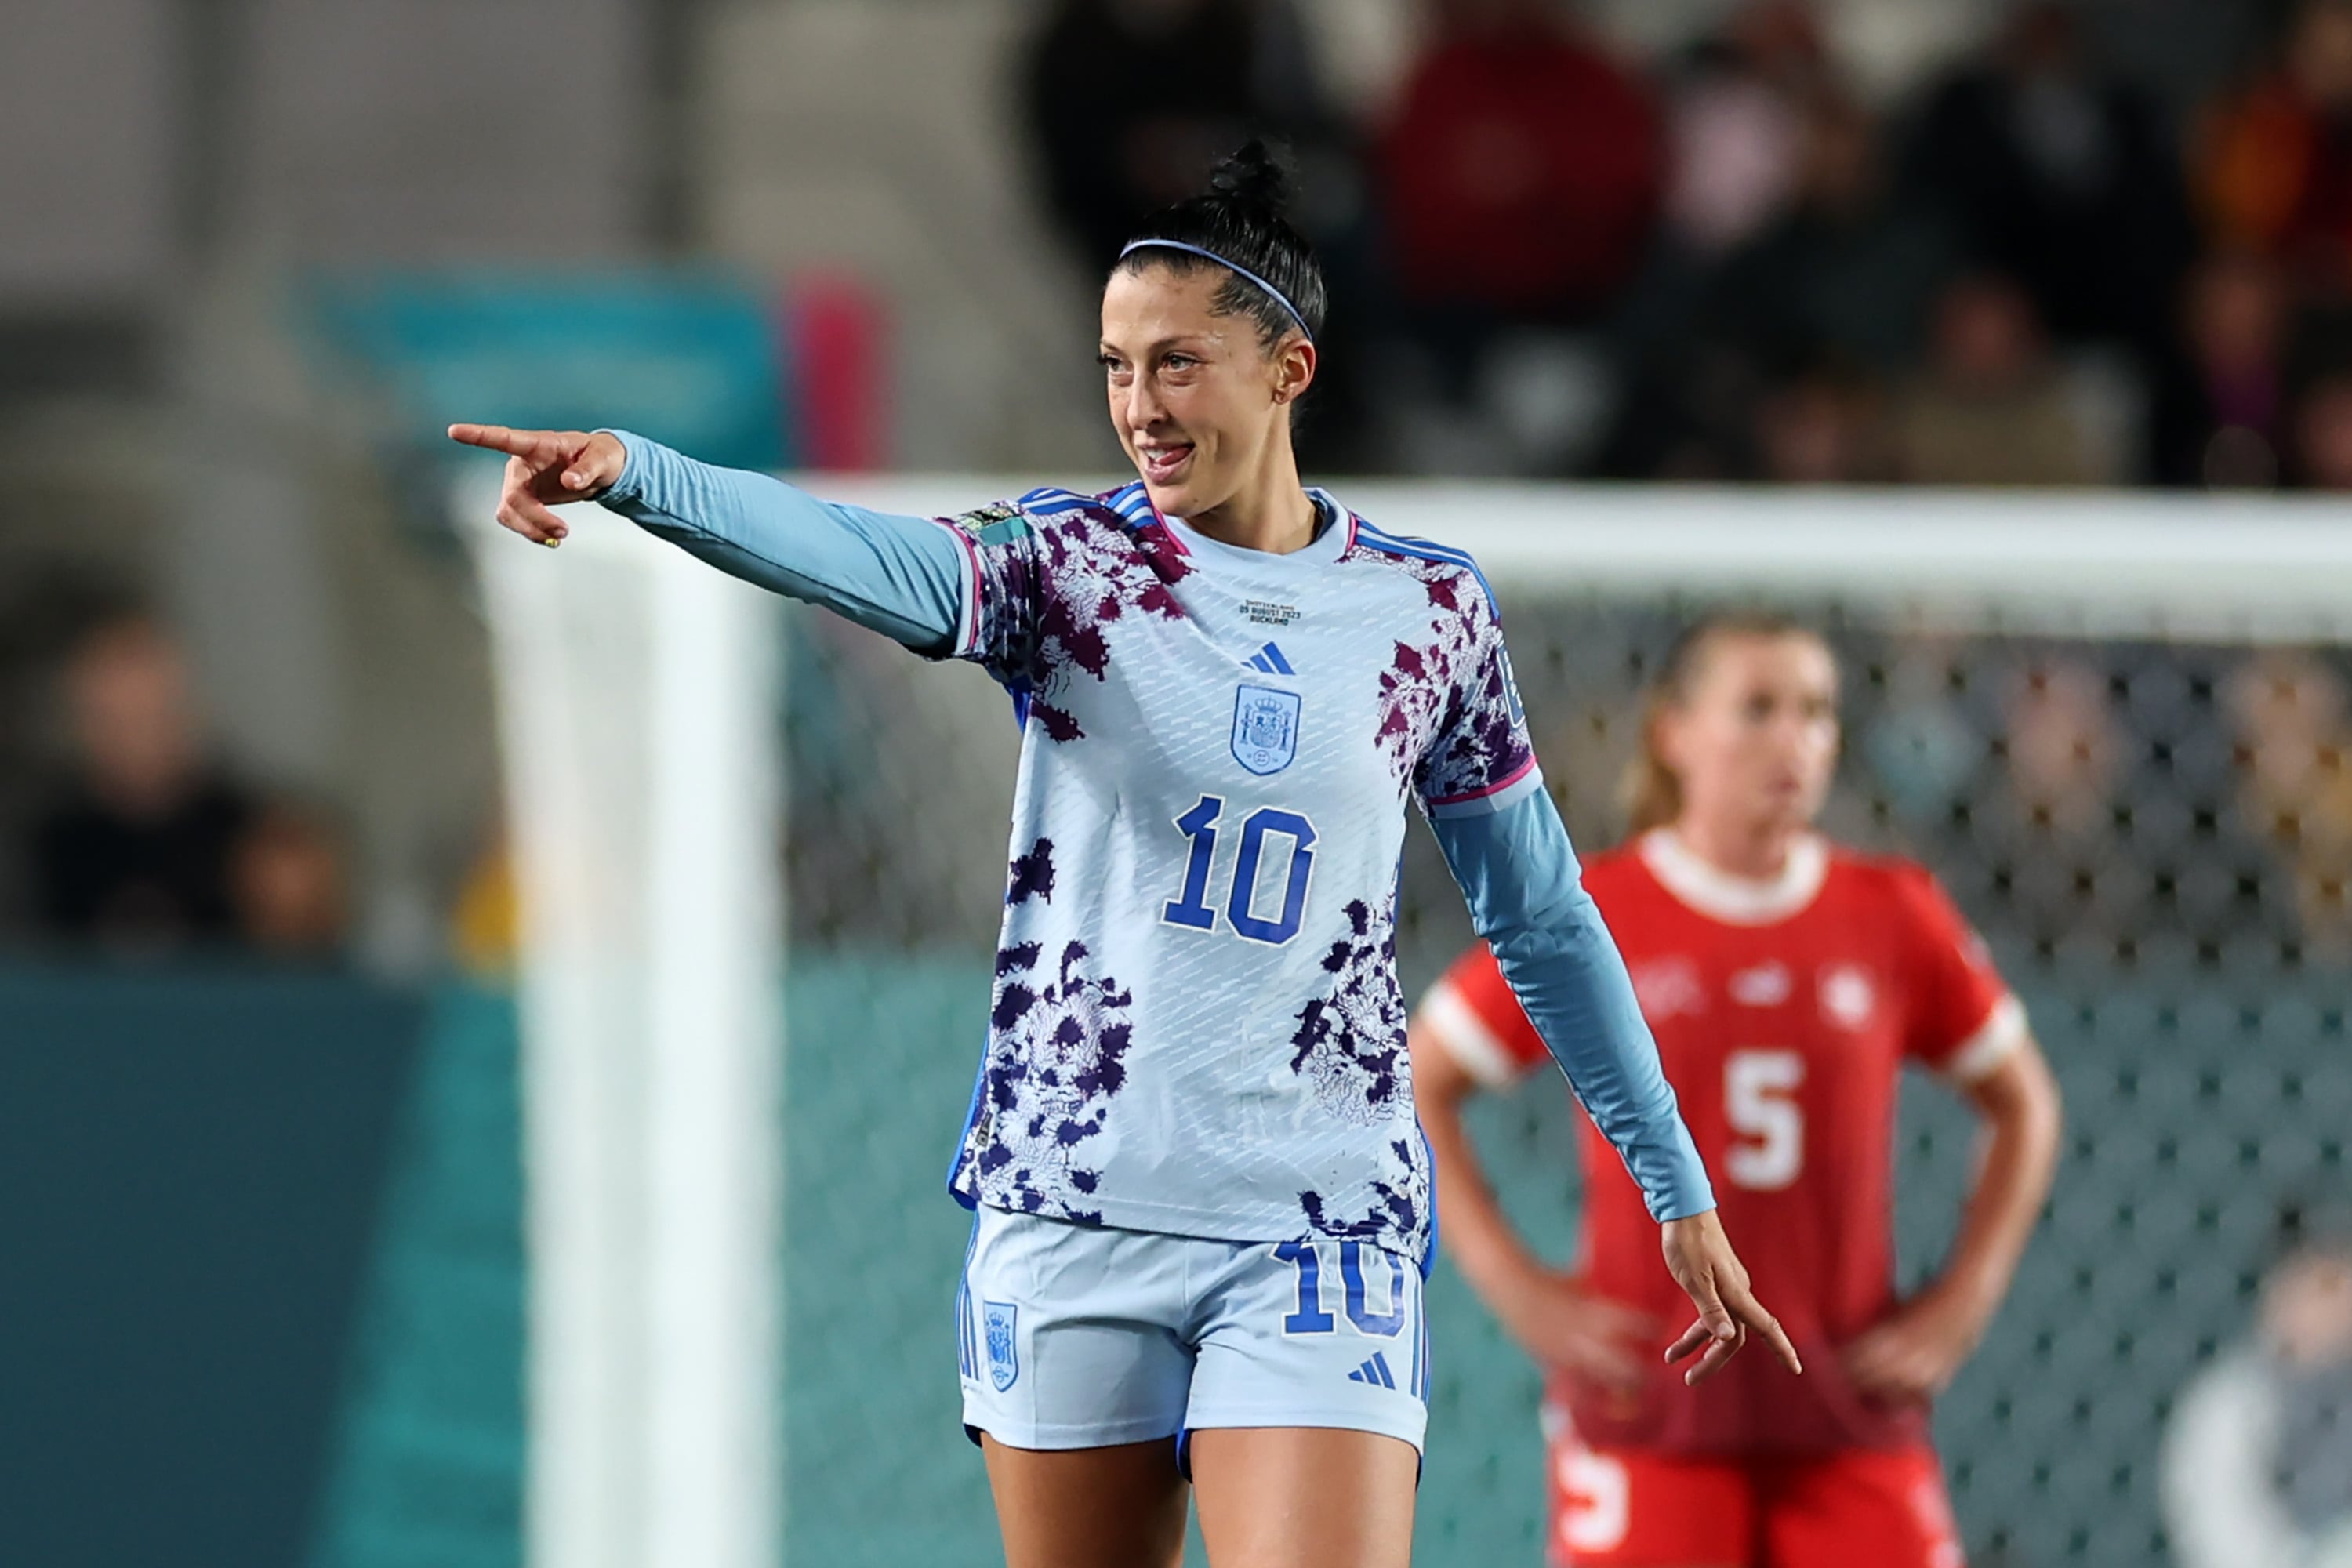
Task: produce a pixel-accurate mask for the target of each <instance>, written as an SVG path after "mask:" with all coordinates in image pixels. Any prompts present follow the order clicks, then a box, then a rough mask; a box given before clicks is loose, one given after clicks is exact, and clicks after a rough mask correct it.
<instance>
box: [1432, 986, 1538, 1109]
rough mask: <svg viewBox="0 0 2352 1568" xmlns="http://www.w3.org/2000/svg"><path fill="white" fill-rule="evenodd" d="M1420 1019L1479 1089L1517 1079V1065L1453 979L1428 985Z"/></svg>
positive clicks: (1506, 1084)
mask: <svg viewBox="0 0 2352 1568" xmlns="http://www.w3.org/2000/svg"><path fill="white" fill-rule="evenodd" d="M1420 1020H1421V1023H1422V1025H1423V1026H1424V1027H1425V1028H1427V1029H1428V1030H1429V1032H1430V1033H1431V1034H1433V1035H1434V1036H1436V1037H1437V1041H1438V1043H1439V1044H1440V1045H1442V1046H1444V1047H1445V1052H1446V1054H1447V1055H1448V1056H1450V1057H1452V1058H1454V1061H1455V1063H1456V1064H1457V1065H1459V1066H1460V1067H1461V1068H1462V1070H1463V1071H1465V1072H1466V1073H1468V1074H1469V1075H1470V1076H1471V1078H1472V1079H1475V1080H1476V1082H1477V1083H1478V1085H1479V1087H1480V1088H1482V1089H1508V1088H1509V1087H1510V1086H1511V1085H1513V1084H1515V1083H1517V1081H1518V1080H1519V1075H1520V1068H1519V1064H1518V1063H1517V1062H1516V1061H1514V1060H1512V1059H1511V1053H1510V1052H1509V1051H1508V1050H1507V1049H1505V1048H1504V1046H1503V1042H1502V1041H1501V1040H1499V1039H1496V1037H1495V1031H1494V1030H1492V1029H1490V1028H1488V1027H1487V1026H1486V1020H1485V1019H1484V1018H1481V1017H1480V1016H1478V1015H1477V1013H1476V1012H1475V1011H1474V1010H1473V1009H1472V1008H1471V1005H1470V1004H1469V1003H1467V1002H1465V1001H1464V1000H1463V998H1462V993H1461V992H1459V991H1457V990H1455V989H1454V984H1453V982H1451V981H1447V980H1441V981H1439V982H1438V983H1437V984H1435V985H1433V986H1432V987H1431V988H1430V991H1429V994H1427V995H1425V996H1423V998H1422V999H1421V1010H1420Z"/></svg>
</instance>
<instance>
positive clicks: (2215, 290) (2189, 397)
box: [2148, 251, 2287, 489]
mask: <svg viewBox="0 0 2352 1568" xmlns="http://www.w3.org/2000/svg"><path fill="white" fill-rule="evenodd" d="M2186 314H2187V318H2188V319H2187V321H2186V322H2185V323H2184V326H2185V331H2184V333H2183V337H2184V340H2185V341H2184V343H2183V352H2182V353H2179V354H2177V355H2173V356H2170V359H2171V363H2170V364H2169V366H2168V369H2167V371H2166V373H2165V374H2163V375H2162V376H2161V377H2159V378H2158V384H2157V388H2156V396H2155V408H2154V412H2153V416H2152V417H2151V418H2150V420H2149V422H2148V432H2149V437H2150V441H2151V450H2150V452H2149V470H2150V473H2151V474H2152V476H2153V477H2154V478H2155V479H2156V480H2157V482H2158V483H2159V484H2167V485H2189V486H2204V487H2207V488H2210V489H2247V488H2251V489H2268V488H2269V487H2271V486H2273V485H2275V484H2277V483H2278V482H2279V479H2280V469H2281V468H2282V464H2281V461H2280V452H2281V449H2282V448H2283V447H2284V446H2285V445H2286V428H2285V426H2286V412H2287V410H2286V363H2285V362H2286V353H2285V347H2284V337H2285V327H2286V315H2287V300H2286V298H2285V294H2284V289H2282V288H2281V286H2280V280H2279V276H2278V271H2277V269H2276V268H2274V267H2273V266H2272V265H2271V264H2270V263H2268V262H2267V261H2265V260H2263V258H2260V257H2257V256H2254V255H2252V254H2251V253H2249V252H2244V251H2233V252H2230V253H2227V254H2224V255H2221V256H2218V257H2215V258H2212V259H2210V260H2209V261H2207V262H2205V263H2204V264H2203V265H2202V266H2200V268H2198V269H2197V271H2196V273H2195V274H2194V275H2193V276H2192V277H2191V279H2190V281H2189V302H2188V310H2187V312H2186Z"/></svg>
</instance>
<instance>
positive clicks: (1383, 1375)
mask: <svg viewBox="0 0 2352 1568" xmlns="http://www.w3.org/2000/svg"><path fill="white" fill-rule="evenodd" d="M1348 1381H1349V1383H1370V1384H1378V1385H1379V1386H1380V1387H1382V1388H1394V1387H1395V1386H1396V1379H1395V1378H1394V1377H1391V1375H1390V1374H1389V1358H1388V1357H1387V1356H1385V1355H1382V1354H1381V1352H1378V1351H1374V1352H1372V1359H1371V1360H1370V1361H1368V1362H1366V1363H1364V1364H1363V1365H1361V1366H1360V1367H1358V1368H1357V1369H1356V1370H1355V1371H1353V1372H1351V1373H1349V1374H1348Z"/></svg>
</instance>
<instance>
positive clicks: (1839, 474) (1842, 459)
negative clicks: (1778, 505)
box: [1756, 371, 1888, 485]
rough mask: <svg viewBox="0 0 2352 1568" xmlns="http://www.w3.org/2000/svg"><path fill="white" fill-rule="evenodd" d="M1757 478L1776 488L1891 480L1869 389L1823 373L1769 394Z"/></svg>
mask: <svg viewBox="0 0 2352 1568" xmlns="http://www.w3.org/2000/svg"><path fill="white" fill-rule="evenodd" d="M1756 456H1757V467H1758V477H1759V478H1760V479H1767V480H1769V481H1770V482H1772V483H1774V484H1784V485H1842V484H1854V483H1858V482H1863V481H1867V480H1878V479H1885V478H1887V474H1888V469H1887V464H1886V460H1885V441H1884V438H1883V436H1882V432H1881V430H1880V426H1879V421H1878V418H1877V405H1876V401H1875V399H1874V397H1873V396H1872V395H1871V389H1870V387H1869V385H1868V384H1866V383H1864V382H1862V381H1860V380H1858V379H1856V378H1854V377H1852V376H1845V375H1840V374H1836V373H1835V372H1832V371H1819V372H1815V373H1813V374H1809V375H1804V376H1800V377H1798V378H1797V379H1795V380H1793V381H1790V382H1787V383H1784V384H1781V385H1780V386H1778V387H1776V388H1774V389H1773V390H1772V391H1771V392H1769V393H1768V394H1767V395H1765V397H1764V400H1763V402H1762V404H1761V405H1759V407H1758V409H1757V413H1756Z"/></svg>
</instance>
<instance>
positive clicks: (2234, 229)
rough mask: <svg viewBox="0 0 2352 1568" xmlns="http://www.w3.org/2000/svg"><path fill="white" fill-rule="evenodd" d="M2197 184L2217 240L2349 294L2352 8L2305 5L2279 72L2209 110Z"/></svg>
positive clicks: (2322, 0) (2344, 3)
mask: <svg viewBox="0 0 2352 1568" xmlns="http://www.w3.org/2000/svg"><path fill="white" fill-rule="evenodd" d="M2201 140H2202V143H2203V154H2204V155H2203V158H2202V160H2201V165H2202V166H2201V169H2200V176H2201V179H2200V184H2201V185H2202V195H2203V197H2204V205H2205V208H2206V213H2207V216H2208V218H2209V220H2210V222H2211V224H2212V225H2213V226H2214V227H2215V228H2216V229H2217V230H2218V231H2219V234H2220V237H2221V239H2222V240H2223V241H2224V242H2225V243H2227V244H2231V245H2237V246H2244V247H2251V248H2253V249H2256V250H2259V251H2261V252H2263V253H2264V254H2267V255H2272V256H2276V257H2279V258H2284V260H2285V261H2286V262H2287V263H2288V264H2289V266H2290V267H2291V268H2293V269H2294V271H2295V273H2296V274H2297V275H2298V277H2299V278H2300V279H2303V280H2304V281H2305V282H2306V283H2307V284H2309V285H2312V286H2315V287H2317V288H2319V289H2321V290H2323V291H2324V292H2326V293H2330V294H2339V295H2340V294H2342V293H2344V292H2345V291H2346V290H2347V287H2352V0H2307V3H2306V4H2305V5H2303V7H2302V8H2301V11H2300V13H2299V14H2298V16H2296V19H2295V21H2294V25H2293V26H2292V27H2290V28H2289V30H2288V32H2287V36H2286V39H2285V45H2284V48H2283V49H2282V51H2281V53H2280V58H2279V63H2278V65H2277V67H2276V68H2274V69H2273V70H2272V71H2271V72H2270V73H2269V74H2267V75H2265V76H2263V77H2262V78H2261V79H2258V80H2256V81H2255V82H2254V83H2253V84H2252V86H2251V87H2249V88H2247V89H2245V90H2244V91H2243V92H2242V93H2240V94H2239V95H2238V96H2237V97H2236V98H2235V99H2233V100H2229V101H2226V102H2224V103H2223V104H2222V105H2221V107H2220V108H2219V109H2218V110H2215V112H2214V113H2213V115H2212V116H2211V119H2210V122H2209V123H2208V125H2207V126H2206V127H2205V131H2204V135H2203V137H2202V139H2201Z"/></svg>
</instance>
